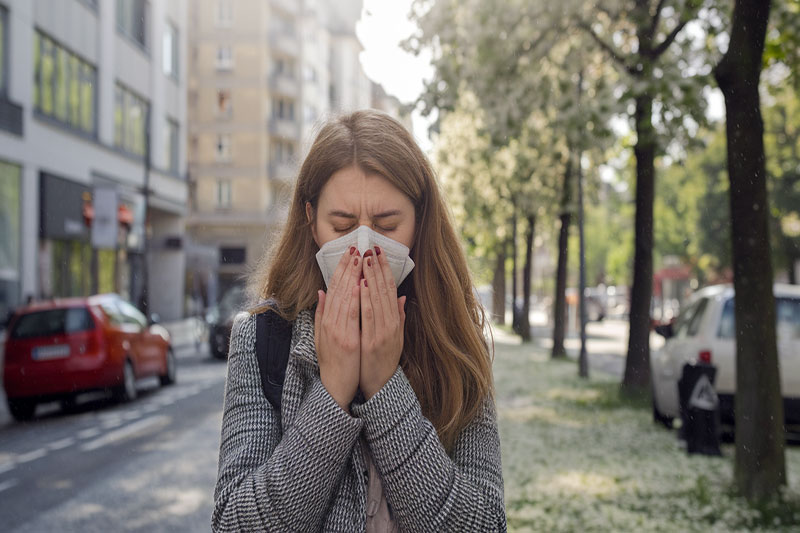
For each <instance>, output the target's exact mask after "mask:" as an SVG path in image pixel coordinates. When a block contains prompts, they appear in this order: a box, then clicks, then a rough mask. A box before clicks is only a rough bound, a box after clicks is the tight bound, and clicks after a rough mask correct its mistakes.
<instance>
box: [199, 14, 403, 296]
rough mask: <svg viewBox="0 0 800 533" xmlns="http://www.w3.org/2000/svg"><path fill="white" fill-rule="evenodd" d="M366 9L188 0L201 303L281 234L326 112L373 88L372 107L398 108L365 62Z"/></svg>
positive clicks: (349, 106)
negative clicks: (359, 30)
mask: <svg viewBox="0 0 800 533" xmlns="http://www.w3.org/2000/svg"><path fill="white" fill-rule="evenodd" d="M361 8H362V2H361V0H339V1H336V2H334V1H330V0H195V1H193V2H191V4H190V15H189V17H190V21H191V24H190V31H189V50H190V60H189V98H188V101H189V103H188V107H189V139H190V140H189V174H190V183H191V193H190V198H191V199H190V206H191V214H190V216H189V219H188V221H187V229H188V231H189V234H190V236H191V239H192V248H191V249H192V250H197V251H198V253H197V255H196V256H195V255H194V254H192V255H191V256H190V258H189V260H188V263H189V265H190V266H189V272H187V278H188V279H190V280H193V281H192V283H190V285H191V286H192V287H193V290H196V291H197V292H198V293H199V294H198V297H201V298H203V300H204V302H203V303H204V304H209V303H213V301H214V298H213V297H211V296H210V295H221V294H223V293H224V291H225V290H226V289H227V288H228V287H230V286H232V285H235V284H241V283H243V281H244V277H245V276H246V275H247V274H248V273H249V272H251V271H252V269H253V267H254V266H255V265H256V264H257V262H258V260H259V258H260V257H261V256H262V255H263V253H264V251H265V247H267V246H269V244H270V243H271V242H273V240H274V237H275V235H276V231H277V230H278V229H279V227H280V224H281V222H282V221H283V220H284V219H285V218H286V215H287V211H286V205H287V203H288V199H289V195H290V194H291V191H292V186H293V184H294V180H295V177H296V173H297V170H298V162H299V160H300V159H301V158H302V155H303V154H304V153H305V151H306V150H307V149H308V145H309V143H310V141H311V140H312V139H313V135H314V132H315V128H316V127H317V126H318V125H319V123H320V120H321V119H324V118H325V117H326V115H328V114H330V113H331V112H338V111H346V110H355V109H361V108H367V107H372V106H373V101H374V100H375V98H376V97H377V99H378V100H379V101H380V106H375V107H380V108H381V109H384V108H386V109H387V111H389V112H391V111H392V110H399V109H400V106H399V105H396V106H394V107H392V106H393V105H394V104H391V97H387V96H386V95H385V93H383V91H382V90H378V89H374V88H373V85H374V84H373V83H372V82H370V80H369V79H368V78H367V77H366V75H365V74H364V71H363V69H362V68H361V64H360V62H359V54H360V52H361V50H362V46H361V43H360V42H359V41H358V38H357V37H356V34H355V25H356V22H357V21H358V19H359V18H360V16H361ZM376 101H377V100H376ZM395 103H396V100H395ZM384 106H388V107H384ZM214 251H216V252H217V254H216V257H218V266H217V269H216V272H214V271H213V270H214V269H213V268H209V260H208V258H209V257H211V258H213V257H214ZM197 265H199V266H197Z"/></svg>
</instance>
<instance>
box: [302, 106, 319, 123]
mask: <svg viewBox="0 0 800 533" xmlns="http://www.w3.org/2000/svg"><path fill="white" fill-rule="evenodd" d="M303 120H304V121H306V123H311V122H314V121H315V120H317V108H316V107H314V106H313V105H310V104H306V105H304V106H303Z"/></svg>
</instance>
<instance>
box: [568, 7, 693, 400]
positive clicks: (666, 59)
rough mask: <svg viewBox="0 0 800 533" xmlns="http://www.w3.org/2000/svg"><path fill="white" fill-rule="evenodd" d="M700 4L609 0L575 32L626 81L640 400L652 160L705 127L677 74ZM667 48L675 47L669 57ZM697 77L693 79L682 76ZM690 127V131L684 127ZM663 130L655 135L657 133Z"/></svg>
mask: <svg viewBox="0 0 800 533" xmlns="http://www.w3.org/2000/svg"><path fill="white" fill-rule="evenodd" d="M701 6H702V1H701V0H676V1H674V2H670V1H668V0H654V1H650V0H616V1H613V0H610V1H607V2H603V1H599V2H597V3H596V4H589V5H588V6H587V7H585V6H584V5H583V4H581V11H582V13H581V19H580V22H579V24H580V26H581V27H582V28H583V29H584V30H585V31H586V32H587V33H588V34H589V35H590V36H591V37H592V39H593V40H594V41H595V43H596V45H597V46H598V47H599V48H600V49H602V50H604V51H605V52H606V54H607V55H608V56H609V57H610V58H611V60H612V61H613V62H614V63H615V64H616V65H617V66H618V68H619V69H620V70H621V72H623V73H624V74H625V75H627V79H628V80H629V85H628V87H629V91H628V94H629V97H630V98H631V99H632V100H633V105H632V108H631V109H630V116H631V117H632V118H633V122H634V129H635V131H636V143H635V145H634V148H633V151H634V155H635V158H636V193H635V195H636V215H635V224H634V227H635V241H634V242H635V247H634V260H633V287H632V291H631V309H630V333H629V337H628V353H627V357H626V359H625V375H624V377H623V381H622V390H623V391H625V392H628V393H634V394H644V393H646V391H648V390H649V387H650V362H649V361H650V301H651V298H652V280H653V202H654V191H655V160H656V156H657V155H658V154H659V153H660V152H661V151H663V150H664V148H665V145H666V141H665V140H664V138H662V139H659V133H661V134H662V135H663V134H664V133H665V132H670V134H671V136H672V137H673V138H674V139H681V140H685V139H686V138H687V135H686V134H685V132H686V131H687V129H691V128H690V126H691V125H692V123H696V122H698V121H701V120H702V117H703V114H702V112H699V105H698V104H699V102H698V101H697V98H696V96H695V95H696V94H700V91H699V88H700V87H701V86H702V85H703V84H704V81H703V77H702V75H699V72H700V71H699V70H698V68H697V66H694V68H691V67H692V66H691V65H688V67H690V68H681V66H682V65H681V64H680V58H681V57H691V56H692V54H691V53H685V52H687V51H689V50H690V49H691V48H692V46H693V45H692V42H691V40H690V39H687V38H679V36H680V35H681V32H682V31H683V29H684V28H685V26H686V25H687V24H688V23H689V22H690V21H692V20H694V19H695V18H696V17H697V14H698V12H699V10H700V7H701ZM672 48H676V49H677V50H676V51H673V50H672ZM692 70H696V71H697V72H698V75H697V76H693V75H686V74H685V72H686V71H689V72H691V71H692ZM687 126H689V127H688V128H687ZM659 130H660V131H659Z"/></svg>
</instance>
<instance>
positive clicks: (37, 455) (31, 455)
mask: <svg viewBox="0 0 800 533" xmlns="http://www.w3.org/2000/svg"><path fill="white" fill-rule="evenodd" d="M45 455H47V450H45V449H44V448H39V449H38V450H33V451H30V452H28V453H23V454H22V455H18V456H17V462H18V463H29V462H31V461H35V460H36V459H41V458H42V457H44V456H45Z"/></svg>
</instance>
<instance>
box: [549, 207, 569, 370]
mask: <svg viewBox="0 0 800 533" xmlns="http://www.w3.org/2000/svg"><path fill="white" fill-rule="evenodd" d="M570 218H571V215H570V214H569V213H566V212H565V213H561V217H560V219H561V229H560V230H559V233H558V266H557V267H556V295H555V299H554V305H553V309H554V317H553V352H552V354H551V355H552V357H554V358H558V357H566V356H567V351H566V349H564V335H565V333H566V330H567V299H566V291H567V253H568V250H567V247H568V243H569V223H570Z"/></svg>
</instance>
